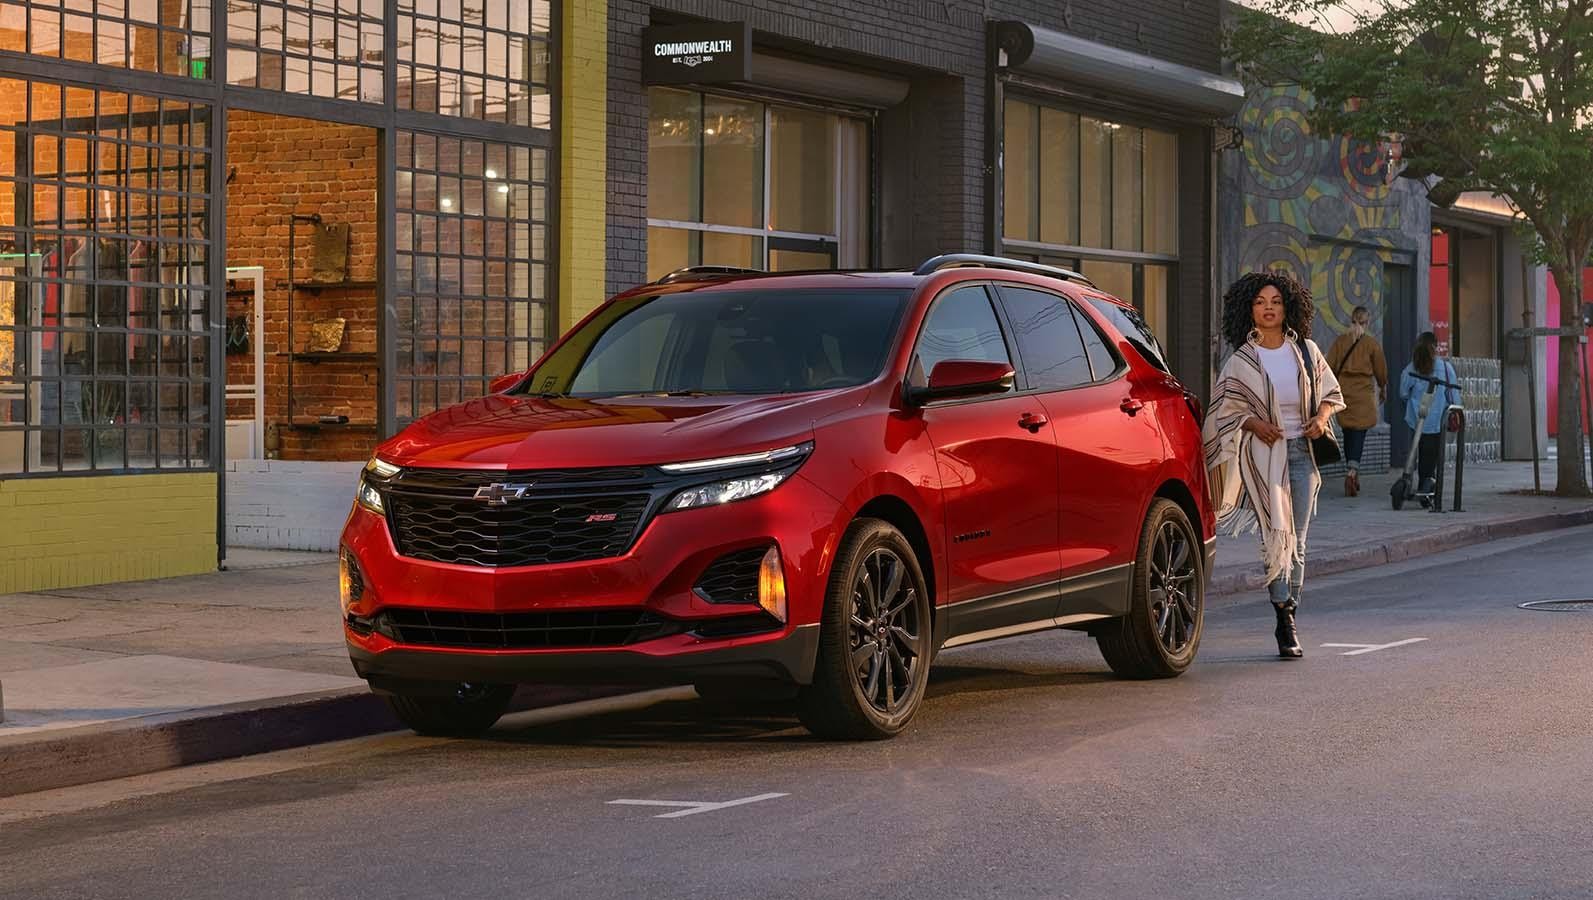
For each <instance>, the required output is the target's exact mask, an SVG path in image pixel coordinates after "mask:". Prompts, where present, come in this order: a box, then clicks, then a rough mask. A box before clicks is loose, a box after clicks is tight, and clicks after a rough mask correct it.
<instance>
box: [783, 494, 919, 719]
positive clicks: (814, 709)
mask: <svg viewBox="0 0 1593 900" xmlns="http://www.w3.org/2000/svg"><path fill="white" fill-rule="evenodd" d="M930 639H931V638H930V599H929V592H928V590H927V589H926V587H925V585H924V574H923V570H922V569H920V567H919V563H918V558H917V556H916V555H915V554H914V553H913V548H912V545H911V544H909V543H908V542H907V538H905V537H903V536H902V533H901V532H900V531H898V530H896V528H895V527H894V526H892V525H891V524H890V523H888V522H882V521H880V520H878V519H859V520H858V521H856V522H853V523H852V526H851V527H850V528H848V529H847V532H846V536H845V537H843V538H842V539H841V547H840V552H839V553H838V554H837V555H836V558H835V567H834V568H833V569H832V570H831V573H830V583H829V589H828V591H827V592H826V594H825V600H824V614H823V618H822V620H821V622H820V625H819V655H818V660H817V662H816V664H815V666H814V670H813V683H812V684H810V685H807V686H805V687H803V688H802V689H801V692H800V693H799V694H798V695H797V712H798V715H799V716H800V717H801V719H802V724H803V725H806V726H807V728H808V730H809V731H811V732H813V733H814V734H816V735H818V736H819V737H824V738H833V739H841V740H877V739H880V738H888V737H892V736H893V735H895V734H897V733H898V732H900V731H901V730H902V729H903V728H905V727H906V726H907V723H908V722H909V721H910V720H911V719H912V717H913V714H914V713H916V712H917V711H918V707H919V705H920V704H922V703H923V699H924V689H925V687H926V685H927V684H928V682H929V661H930Z"/></svg>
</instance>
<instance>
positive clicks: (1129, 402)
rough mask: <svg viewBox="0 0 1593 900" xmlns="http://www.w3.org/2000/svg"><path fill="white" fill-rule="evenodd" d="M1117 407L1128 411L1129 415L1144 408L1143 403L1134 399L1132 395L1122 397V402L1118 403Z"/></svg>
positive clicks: (1135, 413)
mask: <svg viewBox="0 0 1593 900" xmlns="http://www.w3.org/2000/svg"><path fill="white" fill-rule="evenodd" d="M1117 408H1118V409H1121V410H1122V411H1123V412H1126V413H1128V414H1129V415H1130V416H1134V415H1138V414H1139V411H1140V410H1142V409H1144V408H1145V404H1144V403H1141V402H1140V401H1138V400H1135V399H1134V398H1133V397H1124V398H1123V402H1122V403H1120V404H1118V406H1117Z"/></svg>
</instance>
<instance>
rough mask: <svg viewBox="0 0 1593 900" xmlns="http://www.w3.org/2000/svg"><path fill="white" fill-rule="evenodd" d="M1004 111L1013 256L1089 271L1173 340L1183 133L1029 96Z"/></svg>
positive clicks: (1006, 242) (1007, 225)
mask: <svg viewBox="0 0 1593 900" xmlns="http://www.w3.org/2000/svg"><path fill="white" fill-rule="evenodd" d="M1004 115H1005V131H1004V142H1003V148H1004V156H1003V177H1002V187H1003V190H1002V204H1003V216H1002V237H1003V240H1002V244H1003V252H1005V253H1007V254H1009V255H1012V256H1018V257H1022V258H1026V259H1033V260H1039V261H1044V262H1048V263H1053V264H1061V265H1066V266H1070V267H1074V268H1077V269H1079V270H1080V271H1081V272H1082V273H1083V274H1084V275H1085V276H1086V277H1088V278H1090V279H1091V280H1093V281H1094V282H1095V283H1096V285H1097V286H1098V287H1100V288H1101V289H1102V290H1105V291H1107V292H1109V293H1111V294H1113V295H1115V296H1118V297H1120V298H1122V299H1124V300H1128V301H1130V302H1132V303H1134V304H1135V305H1136V306H1138V307H1139V308H1140V309H1141V311H1142V312H1144V314H1145V318H1146V320H1147V321H1148V322H1149V323H1150V325H1151V327H1152V328H1153V329H1155V330H1156V332H1157V335H1158V337H1160V338H1161V339H1162V340H1163V341H1164V342H1166V341H1168V337H1169V336H1168V334H1167V329H1168V327H1169V325H1170V321H1171V320H1170V318H1169V316H1168V314H1167V304H1168V285H1169V284H1170V283H1171V281H1172V277H1173V276H1172V273H1173V267H1174V266H1175V265H1176V263H1177V256H1178V196H1179V195H1178V136H1177V135H1175V134H1173V133H1171V132H1166V131H1160V130H1157V129H1154V128H1142V127H1139V126H1136V125H1128V124H1125V123H1121V122H1113V121H1109V120H1106V119H1101V118H1095V117H1091V116H1084V115H1079V114H1076V113H1073V112H1069V111H1066V110H1061V109H1054V108H1051V107H1047V106H1043V105H1040V104H1034V103H1025V102H1023V101H1020V100H1009V101H1007V104H1006V107H1005V113H1004Z"/></svg>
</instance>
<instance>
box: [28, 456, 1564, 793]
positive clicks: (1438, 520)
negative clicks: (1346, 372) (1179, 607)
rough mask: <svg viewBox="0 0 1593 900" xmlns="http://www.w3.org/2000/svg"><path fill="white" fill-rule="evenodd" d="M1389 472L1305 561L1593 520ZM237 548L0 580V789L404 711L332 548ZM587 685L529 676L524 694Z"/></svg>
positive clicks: (1230, 587) (1557, 503)
mask: <svg viewBox="0 0 1593 900" xmlns="http://www.w3.org/2000/svg"><path fill="white" fill-rule="evenodd" d="M1545 471H1546V473H1550V474H1549V477H1550V478H1551V483H1552V472H1551V470H1549V469H1547V468H1546V469H1545ZM1391 481H1392V475H1389V476H1380V477H1379V476H1373V477H1368V478H1366V479H1365V481H1364V484H1363V489H1362V495H1361V496H1360V497H1359V498H1355V499H1347V498H1345V497H1343V496H1342V488H1341V486H1340V484H1339V483H1336V482H1334V483H1329V484H1327V485H1325V486H1324V489H1323V492H1322V499H1321V502H1320V506H1319V516H1318V518H1317V520H1316V522H1315V523H1314V524H1313V525H1312V529H1311V534H1310V554H1309V558H1308V566H1309V569H1308V574H1310V575H1318V576H1320V575H1327V574H1331V573H1334V572H1342V571H1347V570H1350V569H1356V568H1363V567H1367V566H1373V565H1380V564H1382V563H1385V562H1391V561H1398V560H1402V559H1408V558H1411V557H1414V556H1420V555H1424V554H1430V553H1437V552H1441V551H1444V550H1449V549H1453V548H1455V547H1461V546H1466V545H1469V544H1475V543H1480V542H1484V541H1489V540H1496V539H1501V538H1505V537H1514V536H1518V535H1522V534H1529V533H1532V532H1535V531H1544V530H1548V529H1553V528H1564V527H1570V526H1574V525H1581V524H1588V523H1593V502H1589V501H1567V500H1562V499H1559V498H1555V497H1548V496H1532V495H1531V494H1530V489H1531V486H1532V470H1531V466H1530V464H1504V465H1492V466H1476V467H1472V468H1470V469H1469V470H1468V471H1467V472H1466V484H1467V496H1466V497H1465V500H1464V503H1465V511H1464V512H1459V513H1454V512H1451V513H1443V514H1433V513H1428V512H1426V511H1425V510H1422V509H1421V508H1420V507H1419V506H1414V505H1412V506H1407V507H1406V508H1405V509H1404V510H1403V511H1401V512H1394V511H1393V510H1392V509H1391V508H1390V504H1389V499H1388V484H1389V483H1390V482H1391ZM228 562H229V569H228V571H225V572H216V573H213V574H209V575H201V576H195V577H190V578H179V579H168V580H164V581H148V582H138V583H132V584H115V585H103V586H97V587H86V588H74V589H70V590H61V591H48V592H39V593H30V594H12V595H5V596H0V690H3V698H4V710H5V722H4V723H3V724H0V797H4V796H12V795H16V794H22V793H28V792H32V791H38V790H45V789H48V788H54V787H64V786H68V785H72V784H83V783H87V782H91V781H97V780H103V779H107V778H115V777H121V776H125V775H133V774H139V773H142V772H149V771H156V770H159V769H163V768H169V767H172V766H177V765H185V764H190V763H196V762H203V761H208V760H213V759H220V758H225V757H229V756H238V755H245V754H250V753H259V752H265V751H268V750H276V749H282V748H284V747H289V746H296V745H300V744H307V743H315V742H318V741H326V740H335V739H340V738H344V737H350V736H354V735H358V734H367V733H373V732H377V731H383V730H390V729H393V728H397V727H398V723H397V722H396V720H394V719H393V718H392V716H391V714H390V713H389V712H388V711H387V709H386V706H385V704H384V703H382V702H381V701H380V700H379V699H377V698H375V697H374V696H372V695H371V694H370V693H369V692H368V691H367V689H366V687H365V685H364V683H363V682H362V681H360V680H359V679H357V678H355V677H354V673H353V671H352V669H351V668H350V666H349V663H348V657H347V654H346V652H345V651H344V648H343V641H342V635H341V632H340V630H339V628H338V620H337V596H336V591H337V566H336V562H335V559H334V557H332V556H331V555H330V554H318V553H284V552H262V551H249V550H234V551H232V553H231V554H229V561H228ZM1260 576H1261V573H1260V563H1259V551H1258V549H1257V544H1256V539H1255V538H1254V537H1243V538H1233V539H1230V538H1224V539H1222V540H1221V541H1220V542H1219V545H1218V553H1217V567H1216V570H1215V571H1214V572H1213V576H1212V589H1213V591H1212V597H1211V599H1210V605H1211V606H1222V605H1226V604H1228V603H1232V602H1237V598H1236V597H1234V596H1233V595H1234V594H1235V593H1236V592H1240V591H1244V590H1247V589H1249V588H1252V587H1255V586H1258V585H1259V583H1260ZM1308 589H1309V587H1308ZM613 691H614V689H609V690H607V691H602V692H604V693H612V692H613ZM594 693H595V692H594V691H593V690H592V689H553V688H523V689H522V690H521V692H520V695H519V696H518V697H517V701H516V705H517V706H518V707H520V708H531V707H537V706H547V705H551V704H557V703H562V702H568V701H571V700H575V699H580V698H582V697H589V696H592V695H593V694H594Z"/></svg>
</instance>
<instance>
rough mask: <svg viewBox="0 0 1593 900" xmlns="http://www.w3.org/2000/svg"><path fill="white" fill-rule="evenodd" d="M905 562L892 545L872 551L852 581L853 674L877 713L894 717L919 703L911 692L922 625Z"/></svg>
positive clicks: (914, 679)
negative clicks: (893, 715)
mask: <svg viewBox="0 0 1593 900" xmlns="http://www.w3.org/2000/svg"><path fill="white" fill-rule="evenodd" d="M906 574H907V563H905V562H903V561H902V558H901V557H900V556H897V555H896V552H895V551H893V550H891V549H890V548H888V547H879V548H876V549H875V550H873V551H872V552H870V553H869V555H868V557H867V558H866V559H864V560H863V565H862V567H861V569H859V571H858V573H857V578H856V580H855V581H854V583H853V585H852V613H851V617H850V623H849V624H850V627H851V635H850V639H849V641H848V646H849V647H850V648H851V651H852V675H853V677H854V678H855V679H856V682H857V686H858V687H859V688H860V689H861V690H862V692H863V698H864V699H865V700H867V701H868V703H869V705H870V706H872V707H874V709H875V711H877V712H879V713H881V714H883V715H887V716H889V715H891V714H892V713H895V712H897V711H899V710H901V709H902V708H903V707H905V706H907V705H908V704H909V703H913V702H916V699H917V698H915V697H913V696H912V692H913V690H914V687H915V682H916V681H917V679H916V677H915V676H916V674H917V670H918V667H919V666H921V665H923V664H924V660H923V658H922V654H921V652H920V650H919V645H920V643H921V641H920V637H921V635H922V632H923V629H924V623H923V622H922V621H920V620H919V618H918V608H917V604H916V600H917V589H916V588H915V587H914V586H913V584H912V583H911V582H910V581H909V580H908V579H907V577H906Z"/></svg>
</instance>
